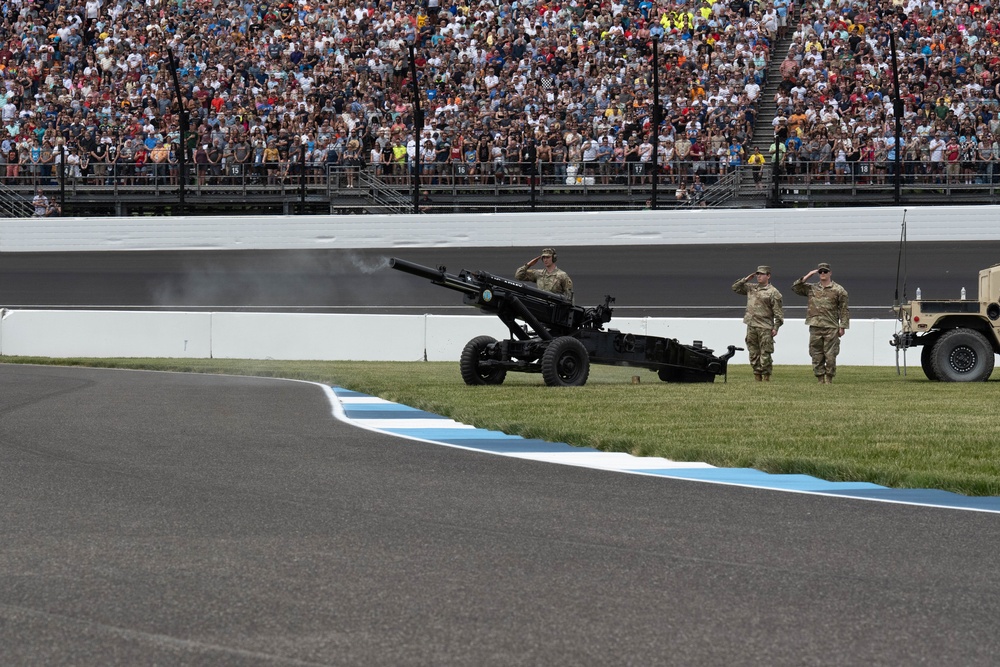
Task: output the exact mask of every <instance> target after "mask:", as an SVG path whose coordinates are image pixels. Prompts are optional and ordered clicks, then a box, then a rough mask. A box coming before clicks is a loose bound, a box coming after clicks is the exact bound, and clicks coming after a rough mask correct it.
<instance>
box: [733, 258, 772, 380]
mask: <svg viewBox="0 0 1000 667" xmlns="http://www.w3.org/2000/svg"><path fill="white" fill-rule="evenodd" d="M754 279H756V282H751V281H753V280H754ZM733 291H734V292H736V293H737V294H745V295H746V297H747V311H746V314H745V315H744V316H743V322H744V323H745V324H746V325H747V335H746V342H747V350H748V351H749V353H750V366H751V367H753V377H754V379H755V380H756V381H757V382H761V381H763V382H770V381H771V368H772V365H773V364H772V362H771V354H772V353H773V352H774V337H775V336H777V335H778V329H780V328H781V325H782V324H784V323H785V314H784V310H783V308H782V305H781V292H779V291H778V289H777V288H776V287H775V286H774V285H772V284H771V267H770V266H763V265H762V266H758V267H757V270H756V271H754V272H753V273H751V274H750V275H748V276H746V277H745V278H740V279H739V280H737V281H736V282H735V283H733Z"/></svg>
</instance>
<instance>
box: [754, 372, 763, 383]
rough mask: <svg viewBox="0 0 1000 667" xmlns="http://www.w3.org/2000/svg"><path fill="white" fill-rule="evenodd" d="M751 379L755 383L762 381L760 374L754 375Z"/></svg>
mask: <svg viewBox="0 0 1000 667" xmlns="http://www.w3.org/2000/svg"><path fill="white" fill-rule="evenodd" d="M753 379H754V380H756V381H757V382H760V381H761V380H762V378H761V375H760V373H754V374H753Z"/></svg>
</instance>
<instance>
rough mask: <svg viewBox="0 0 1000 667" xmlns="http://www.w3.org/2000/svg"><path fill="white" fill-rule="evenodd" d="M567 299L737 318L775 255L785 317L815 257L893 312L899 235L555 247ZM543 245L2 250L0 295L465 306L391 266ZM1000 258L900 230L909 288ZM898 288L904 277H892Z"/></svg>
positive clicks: (971, 271) (954, 284)
mask: <svg viewBox="0 0 1000 667" xmlns="http://www.w3.org/2000/svg"><path fill="white" fill-rule="evenodd" d="M553 244H554V245H555V246H556V248H557V250H558V251H559V255H560V256H559V266H560V267H561V268H562V269H564V270H566V271H567V272H568V273H569V274H570V276H571V277H572V278H573V281H574V287H575V290H576V303H577V304H579V305H584V306H591V305H597V304H598V303H601V302H603V299H604V295H605V294H610V295H612V296H614V297H615V298H616V300H617V301H616V304H615V312H616V313H617V314H618V316H620V317H642V316H654V317H742V315H743V310H744V307H745V303H746V300H745V298H741V297H739V296H737V295H735V294H733V292H732V291H731V290H730V286H731V285H732V283H733V281H735V280H736V279H737V278H740V277H743V276H746V275H747V274H748V273H751V272H753V271H754V270H755V269H756V267H757V265H758V264H768V265H770V266H772V267H773V270H774V277H773V282H774V284H775V285H776V286H777V287H778V288H779V289H780V290H781V291H782V293H783V294H784V296H785V306H786V313H787V315H788V317H803V316H804V312H805V300H804V299H801V298H800V297H797V296H795V295H794V294H793V293H792V291H791V284H792V282H794V281H795V279H796V278H799V277H800V276H802V275H804V274H805V273H806V272H808V271H809V270H810V269H812V268H814V267H815V266H816V264H817V263H818V262H829V263H831V264H832V265H833V273H834V279H835V280H836V281H838V282H840V283H841V284H843V285H844V286H845V287H846V288H847V289H848V291H849V292H850V295H851V306H852V315H853V316H854V317H855V318H890V317H892V312H891V305H892V303H893V297H894V294H895V292H896V275H897V265H898V264H899V262H900V254H899V246H898V244H894V243H838V244H817V245H810V244H797V245H778V244H768V245H686V246H685V245H681V246H609V247H603V248H601V247H576V248H572V247H560V246H559V244H558V242H554V243H553ZM539 251H540V249H539V248H534V247H532V248H500V249H496V248H414V249H406V248H398V249H394V250H325V251H324V250H315V251H305V250H303V251H259V250H252V251H250V250H247V251H198V252H191V251H185V252H107V253H20V254H19V253H5V254H4V255H3V258H2V260H3V261H2V262H0V306H7V307H11V306H13V307H38V306H42V307H66V308H80V307H111V308H164V309H176V310H185V309H197V308H201V309H219V310H228V309H241V310H281V311H290V312H366V313H426V312H432V313H455V312H459V313H461V312H471V311H469V309H468V308H467V307H466V306H463V305H462V300H461V295H460V294H457V293H455V292H451V291H448V290H445V289H440V288H437V287H434V286H433V285H431V284H429V283H428V282H426V281H423V280H422V279H420V278H417V277H415V276H409V275H406V274H404V273H401V272H399V271H394V270H392V269H389V268H388V260H389V257H392V256H396V257H402V258H404V259H408V260H410V261H413V262H417V263H420V264H425V265H427V266H431V267H437V266H439V265H445V266H447V267H448V270H449V271H450V272H452V273H458V272H459V271H460V270H461V269H470V270H484V271H488V272H490V273H496V274H499V275H505V276H513V274H514V271H515V270H516V269H517V267H518V266H520V265H521V264H523V263H525V262H526V261H528V260H529V259H531V258H533V257H535V256H536V255H537V254H538V252H539ZM998 261H1000V242H994V241H977V242H940V243H938V242H935V243H909V244H908V245H907V247H906V252H905V263H904V266H905V269H906V270H905V271H903V272H902V274H903V275H905V276H906V278H907V281H906V282H907V291H906V295H907V296H908V297H910V298H912V297H913V294H914V292H915V291H916V287H917V286H919V287H921V288H922V292H923V298H925V299H935V298H937V299H944V298H955V299H957V298H958V296H959V292H960V290H961V288H962V287H965V288H966V290H967V292H968V294H969V298H970V299H972V298H975V295H976V290H977V285H978V275H979V270H980V269H983V268H986V267H989V266H992V265H993V264H996V263H997V262H998ZM900 296H902V289H900Z"/></svg>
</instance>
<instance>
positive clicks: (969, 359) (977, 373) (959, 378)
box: [930, 329, 994, 382]
mask: <svg viewBox="0 0 1000 667" xmlns="http://www.w3.org/2000/svg"><path fill="white" fill-rule="evenodd" d="M930 359H931V370H932V371H933V372H934V375H936V376H937V377H938V379H940V380H941V381H942V382H985V381H986V380H987V379H988V378H989V377H990V373H992V372H993V362H994V354H993V347H992V346H991V345H990V343H989V341H988V340H986V336H984V335H983V334H981V333H979V332H978V331H974V330H973V329H952V330H951V331H946V332H945V333H943V334H941V338H939V339H938V342H937V343H935V344H934V347H933V348H932V351H931V352H930Z"/></svg>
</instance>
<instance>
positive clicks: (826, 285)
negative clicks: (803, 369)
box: [792, 262, 851, 384]
mask: <svg viewBox="0 0 1000 667" xmlns="http://www.w3.org/2000/svg"><path fill="white" fill-rule="evenodd" d="M816 274H819V282H818V283H807V282H806V281H807V280H809V279H810V278H812V277H813V276H814V275H816ZM792 291H793V292H795V293H796V294H798V295H799V296H804V297H807V298H808V299H809V305H808V308H807V310H806V324H807V325H808V326H809V356H810V357H812V363H813V373H814V374H815V375H816V378H817V379H818V380H819V383H820V384H831V383H833V376H834V375H836V374H837V355H838V354H840V337H841V336H843V335H844V332H845V331H846V330H847V328H848V327H849V326H850V324H851V313H850V310H849V309H848V304H847V290H846V289H844V288H843V287H842V286H840V285H838V284H837V283H835V282H833V274H832V272H831V271H830V265H829V264H827V263H825V262H824V263H821V264H820V265H818V266H817V267H816V268H815V269H813V270H812V271H810V272H809V273H807V274H806V275H804V276H802V277H801V278H799V279H798V280H796V281H795V282H794V283H792Z"/></svg>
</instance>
